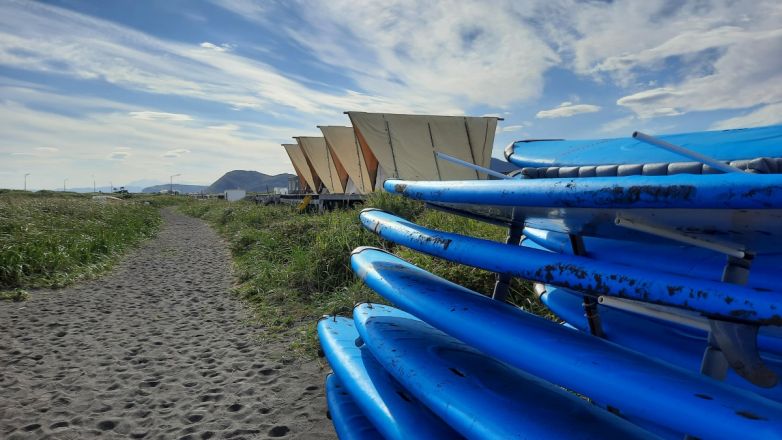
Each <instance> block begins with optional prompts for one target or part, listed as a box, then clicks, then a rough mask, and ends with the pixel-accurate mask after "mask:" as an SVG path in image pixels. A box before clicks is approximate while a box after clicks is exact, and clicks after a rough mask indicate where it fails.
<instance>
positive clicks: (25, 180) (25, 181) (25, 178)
mask: <svg viewBox="0 0 782 440" xmlns="http://www.w3.org/2000/svg"><path fill="white" fill-rule="evenodd" d="M29 175H30V173H26V174H25V175H24V190H25V191H27V176H29Z"/></svg>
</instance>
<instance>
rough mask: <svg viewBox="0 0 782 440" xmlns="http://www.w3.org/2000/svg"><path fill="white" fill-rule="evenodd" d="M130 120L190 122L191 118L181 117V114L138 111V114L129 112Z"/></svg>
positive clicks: (187, 116)
mask: <svg viewBox="0 0 782 440" xmlns="http://www.w3.org/2000/svg"><path fill="white" fill-rule="evenodd" d="M128 114H129V115H130V117H131V118H134V119H143V120H145V121H155V120H164V121H180V122H184V121H192V120H193V118H192V117H190V116H189V115H183V114H181V113H166V112H151V111H139V112H130V113H128Z"/></svg>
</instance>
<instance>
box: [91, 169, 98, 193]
mask: <svg viewBox="0 0 782 440" xmlns="http://www.w3.org/2000/svg"><path fill="white" fill-rule="evenodd" d="M96 192H98V191H97V188H96V187H95V174H93V175H92V193H93V194H95V193H96Z"/></svg>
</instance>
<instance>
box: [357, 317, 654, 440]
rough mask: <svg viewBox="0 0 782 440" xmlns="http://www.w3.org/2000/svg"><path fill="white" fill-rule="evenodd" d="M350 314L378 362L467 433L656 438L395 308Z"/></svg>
mask: <svg viewBox="0 0 782 440" xmlns="http://www.w3.org/2000/svg"><path fill="white" fill-rule="evenodd" d="M353 319H354V321H355V323H356V328H357V329H358V331H359V333H360V334H361V337H362V339H363V340H364V342H365V343H366V345H367V347H368V348H369V350H370V351H371V352H372V354H373V355H374V357H375V358H376V359H377V360H378V362H380V363H381V364H382V365H383V366H384V367H385V368H386V370H387V371H388V372H389V373H391V375H393V376H394V377H395V378H396V379H397V380H398V381H399V382H400V383H402V384H403V385H404V386H405V388H406V389H408V390H410V392H411V393H413V394H414V395H415V396H416V397H417V398H418V399H419V400H420V401H421V402H423V403H425V404H426V406H427V407H429V408H430V409H431V410H432V411H434V412H435V413H436V414H437V415H438V416H440V418H442V419H443V420H444V421H446V422H447V423H448V424H449V425H451V426H452V427H453V428H454V429H456V430H457V431H459V432H460V433H461V434H462V435H464V436H465V437H466V438H474V439H498V440H501V439H526V438H573V439H575V438H579V439H590V438H594V439H597V438H599V439H603V438H623V439H630V438H656V437H655V436H653V435H651V434H649V433H648V432H646V431H644V430H642V429H640V428H638V427H637V426H635V425H633V424H631V423H629V422H627V421H625V420H623V419H621V418H619V417H617V416H616V415H614V414H611V413H609V412H607V411H605V410H602V409H600V408H598V407H596V406H593V405H591V404H589V403H588V402H586V401H584V400H583V399H580V398H578V397H576V396H575V395H573V394H572V393H568V392H567V391H564V390H562V389H561V388H559V387H556V386H553V385H552V384H550V383H548V382H545V381H543V380H541V379H538V378H536V377H534V376H531V375H529V374H527V373H524V372H522V371H521V370H518V369H516V368H513V367H511V366H509V365H507V364H504V363H502V362H499V361H497V360H495V359H493V358H491V357H488V356H486V355H484V354H483V353H480V352H479V351H477V350H475V349H474V348H471V347H469V346H467V345H465V344H464V343H462V342H460V341H458V340H457V339H454V338H453V337H451V336H448V335H446V334H445V333H443V332H441V331H439V330H437V329H435V328H433V327H432V326H430V325H428V324H426V323H424V322H423V321H421V320H420V319H418V318H415V317H414V316H412V315H410V314H408V313H405V312H402V311H400V310H398V309H395V308H392V307H388V306H382V305H374V304H361V305H358V306H357V307H356V308H355V309H354V310H353Z"/></svg>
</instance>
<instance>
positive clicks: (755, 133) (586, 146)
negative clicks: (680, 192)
mask: <svg viewBox="0 0 782 440" xmlns="http://www.w3.org/2000/svg"><path fill="white" fill-rule="evenodd" d="M658 138H659V139H661V140H663V141H666V142H669V143H672V144H674V145H678V146H681V147H684V148H687V149H689V150H692V151H696V152H699V153H701V154H705V155H708V156H710V157H713V158H715V159H717V160H721V161H734V160H741V159H754V158H763V157H767V158H768V157H773V158H777V157H782V148H780V146H782V125H772V126H768V127H757V128H741V129H734V130H719V131H702V132H694V133H679V134H670V135H662V136H658ZM505 158H506V159H507V160H508V161H509V162H511V163H513V164H514V165H516V166H519V167H522V168H524V167H536V168H537V167H573V166H586V165H601V164H648V163H663V162H667V163H670V162H682V161H684V160H687V159H686V158H683V157H682V156H680V155H678V154H676V153H673V152H670V151H667V150H663V149H661V148H659V147H656V146H653V145H649V144H647V143H644V142H641V141H639V140H637V139H634V138H632V137H626V138H616V139H587V140H539V141H534V140H533V141H518V142H514V143H513V144H511V145H509V146H508V148H506V150H505Z"/></svg>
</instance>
